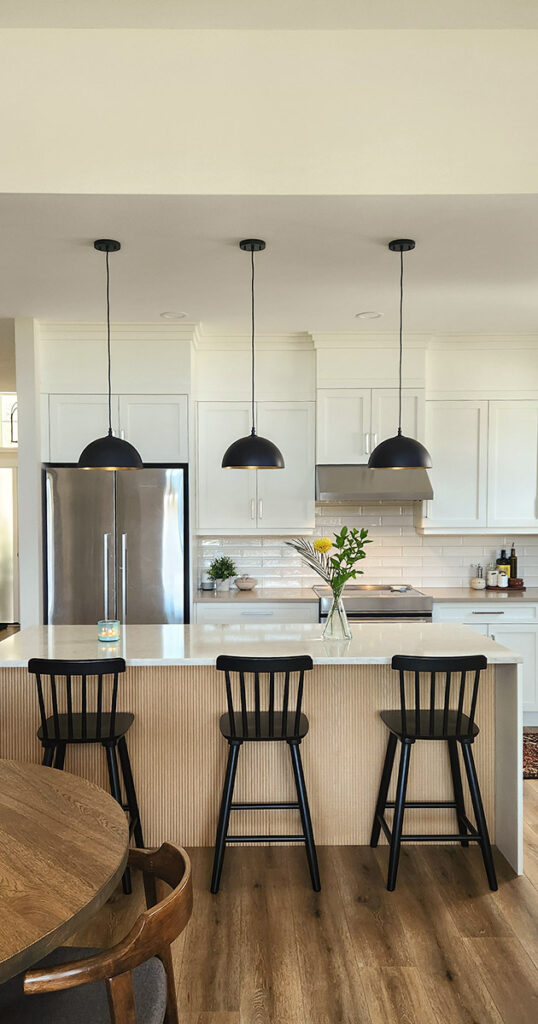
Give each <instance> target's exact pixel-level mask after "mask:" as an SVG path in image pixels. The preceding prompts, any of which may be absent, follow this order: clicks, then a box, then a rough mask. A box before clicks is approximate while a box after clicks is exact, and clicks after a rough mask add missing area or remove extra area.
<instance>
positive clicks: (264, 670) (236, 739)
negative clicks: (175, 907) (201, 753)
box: [211, 655, 321, 893]
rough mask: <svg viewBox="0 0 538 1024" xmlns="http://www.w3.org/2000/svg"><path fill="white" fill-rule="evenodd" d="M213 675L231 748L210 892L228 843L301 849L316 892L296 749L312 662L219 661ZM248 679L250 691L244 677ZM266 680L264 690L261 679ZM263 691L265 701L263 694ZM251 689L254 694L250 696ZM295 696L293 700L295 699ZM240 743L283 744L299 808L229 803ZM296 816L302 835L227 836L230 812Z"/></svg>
mask: <svg viewBox="0 0 538 1024" xmlns="http://www.w3.org/2000/svg"><path fill="white" fill-rule="evenodd" d="M217 669H218V670H219V671H220V672H224V676H225V680H226V697H227V703H228V713H227V714H225V715H222V716H221V719H220V731H221V733H222V735H223V736H224V738H225V739H226V740H227V742H228V745H229V748H230V749H229V753H228V765H227V768H226V775H225V779H224V788H223V792H222V800H221V805H220V813H219V821H218V825H217V835H216V839H215V856H214V861H213V874H212V878H211V892H212V893H217V892H218V891H219V886H220V877H221V873H222V865H223V862H224V853H225V850H226V844H227V843H264V842H270V843H289V842H294V843H304V844H305V847H306V855H307V859H308V866H309V869H310V877H311V880H312V888H313V889H314V891H315V892H319V891H320V889H321V884H320V880H319V870H318V861H317V854H316V846H315V843H314V833H313V829H312V820H311V817H310V808H309V805H308V796H307V792H306V783H305V778H304V773H303V766H302V761H301V754H300V751H299V745H300V743H301V740H302V739H304V737H305V736H306V734H307V732H308V729H309V723H308V718H307V717H306V715H304V714H303V713H302V710H301V708H302V700H303V686H304V674H305V672H309V671H310V670H311V669H312V658H310V657H308V656H307V655H305V656H300V657H294V658H235V657H228V656H226V655H221V656H220V657H218V658H217ZM249 675H251V676H252V687H250V686H249V684H248V679H247V677H248V676H249ZM232 676H238V689H239V709H236V708H235V707H234V700H233V690H234V686H233V682H232ZM279 676H282V687H281V701H280V702H279V698H278V696H277V686H276V683H277V681H278V677H279ZM264 678H265V679H266V680H267V685H266V687H263V679H264ZM264 688H265V690H266V699H265V700H264V698H263V696H262V689H264ZM250 689H252V691H253V692H252V694H251V693H250V692H249V691H250ZM294 694H295V696H293V695H294ZM243 743H287V744H288V747H289V751H290V756H291V763H292V767H293V775H294V779H295V787H296V790H297V802H293V803H287V802H285V803H283V802H278V803H232V798H233V791H234V785H235V774H236V770H237V761H238V758H239V750H240V747H241V745H242V744H243ZM291 809H296V810H298V811H299V812H300V815H301V823H302V826H303V832H302V834H301V835H278V836H277V835H263V836H262V835H247V836H245V835H240V836H230V835H228V824H229V820H230V812H231V811H234V810H241V811H245V810H291Z"/></svg>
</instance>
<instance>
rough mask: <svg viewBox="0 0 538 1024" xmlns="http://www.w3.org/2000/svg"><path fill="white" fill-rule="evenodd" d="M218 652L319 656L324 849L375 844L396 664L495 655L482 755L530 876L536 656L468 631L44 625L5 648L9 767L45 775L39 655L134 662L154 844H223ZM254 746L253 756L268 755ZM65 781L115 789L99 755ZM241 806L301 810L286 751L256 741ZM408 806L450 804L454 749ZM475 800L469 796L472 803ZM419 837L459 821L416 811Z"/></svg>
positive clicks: (140, 779)
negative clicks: (525, 693)
mask: <svg viewBox="0 0 538 1024" xmlns="http://www.w3.org/2000/svg"><path fill="white" fill-rule="evenodd" d="M219 654H235V655H244V656H247V655H248V656H258V657H273V658H275V657H280V656H290V655H298V654H309V655H311V657H312V659H313V662H314V670H313V672H312V673H311V674H308V676H307V678H306V681H305V695H304V711H305V713H306V714H307V715H308V718H309V720H310V733H309V735H308V736H307V737H306V739H305V740H304V742H303V745H302V755H303V763H304V768H305V774H306V780H307V785H308V791H309V798H310V805H311V810H312V818H313V823H314V829H315V834H316V841H317V843H318V844H320V845H322V844H330V845H338V844H342V845H348V844H365V843H367V842H368V841H369V834H370V829H371V823H372V816H373V811H374V805H375V799H376V795H377V788H378V784H379V778H380V773H381V767H382V761H383V755H384V748H385V743H386V730H385V728H384V726H383V724H382V723H381V721H380V718H379V714H378V712H379V711H380V710H382V709H386V708H390V707H397V706H398V689H397V675H396V673H394V672H393V671H392V669H391V668H390V662H391V659H392V656H393V655H394V654H408V655H422V656H445V657H446V656H456V655H471V654H473V655H476V654H484V655H485V656H486V657H487V659H488V669H487V670H486V672H485V673H484V674H483V677H482V682H481V687H480V695H479V700H478V706H477V711H476V720H477V722H478V724H479V726H480V736H479V737H478V739H477V740H476V742H475V747H474V753H475V758H476V763H477V769H478V774H479V779H480V784H481V788H482V796H483V800H484V806H485V810H486V815H487V818H488V824H489V826H490V834H491V837H492V841H493V842H495V843H496V845H497V847H498V848H499V849H500V851H501V852H502V853H503V854H504V856H505V857H506V858H507V860H508V861H509V862H510V864H511V865H512V867H513V868H514V869H515V870H516V871H517V872H521V870H522V777H521V764H522V728H521V668H520V663H521V658H520V657H519V656H518V655H516V654H514V653H513V652H511V651H510V650H508V649H507V648H506V647H503V646H502V645H501V644H498V643H495V642H494V641H493V640H491V639H489V638H488V637H484V636H481V635H479V634H478V633H475V632H474V631H473V630H471V629H469V628H468V627H466V626H460V625H449V624H432V623H426V622H417V623H409V622H398V623H388V622H383V623H380V624H377V623H362V624H354V625H353V638H352V640H351V641H343V642H335V641H331V642H323V641H322V640H321V639H320V626H319V625H317V624H316V625H302V624H285V625H278V624H274V625H266V626H260V625H255V626H254V625H225V626H218V625H203V626H202V625H198V626H134V625H133V626H126V627H124V628H123V629H122V636H121V639H120V641H119V642H118V643H115V644H103V643H100V642H99V641H98V640H97V636H96V627H94V626H42V627H32V628H30V629H25V630H22V631H21V632H20V633H17V634H15V635H13V636H10V637H8V638H7V639H6V640H4V641H2V642H1V643H0V694H1V697H0V701H1V703H0V707H1V714H0V756H1V757H5V758H18V759H21V760H26V761H34V762H37V761H39V760H40V756H41V748H40V745H39V743H38V742H37V740H36V736H35V733H36V728H37V725H38V708H37V697H36V693H35V682H34V679H33V677H30V676H29V675H28V673H27V671H26V666H27V663H28V660H29V658H31V657H49V658H69V659H90V658H101V659H102V658H104V659H107V658H114V657H118V656H120V657H123V658H125V661H126V663H127V672H126V673H125V676H123V677H121V685H120V696H119V698H118V708H119V709H121V710H126V711H132V712H134V714H135V722H134V725H133V727H132V728H131V730H130V732H129V734H128V743H129V750H130V753H131V760H132V763H133V771H134V774H135V780H136V785H137V791H138V795H139V802H140V808H141V814H142V822H143V826H144V833H145V839H146V842H147V844H148V845H156V844H158V843H160V842H161V841H162V840H163V839H169V840H172V841H174V842H180V843H182V844H183V845H186V846H207V845H212V843H213V841H214V832H215V827H216V820H217V811H218V805H219V800H220V791H221V786H222V780H223V774H224V766H225V760H226V755H227V744H226V742H225V741H224V740H223V739H222V737H221V736H220V732H219V728H218V719H219V715H220V714H222V712H223V711H224V710H225V689H224V682H223V678H222V674H221V673H217V671H216V669H215V660H216V658H217V656H218V655H219ZM253 748H254V749H253ZM66 768H67V769H68V770H72V771H74V772H76V773H80V774H84V775H86V776H87V777H88V778H91V779H92V780H93V781H95V782H97V783H99V784H100V785H102V786H103V787H105V788H108V787H107V775H106V767H105V759H104V754H103V751H102V750H101V748H100V747H96V746H92V747H70V748H69V749H68V753H67V758H66ZM235 798H236V799H237V800H241V801H245V802H246V801H249V800H253V799H257V800H265V801H271V800H281V801H288V800H291V799H293V779H292V776H291V771H290V766H289V758H287V752H286V751H285V750H283V749H282V744H270V743H267V744H253V745H249V744H245V745H244V749H243V751H242V754H241V757H240V761H239V769H238V775H237V785H236V793H235ZM408 799H409V800H424V799H430V800H432V799H435V800H450V799H452V793H451V780H450V772H449V770H448V756H447V752H446V749H445V744H441V743H436V742H430V743H422V744H418V745H417V748H416V750H415V752H414V756H413V758H412V762H411V772H410V779H409V788H408ZM467 800H468V796H467ZM253 813H255V814H256V825H255V826H254V828H255V829H256V830H257V831H261V832H270V831H276V832H281V833H284V832H288V831H289V832H293V830H294V825H295V821H294V817H293V815H294V813H295V812H290V811H279V812H265V811H263V812H260V811H258V812H248V811H245V812H236V814H235V817H234V831H235V832H236V833H240V832H243V831H244V832H252V831H253V823H252V815H253ZM411 813H412V814H413V826H414V828H415V830H416V832H422V833H425V832H439V831H441V830H443V829H444V830H445V831H448V832H450V831H453V830H454V825H455V823H454V821H453V820H452V819H453V811H451V810H450V809H448V810H447V809H445V810H441V811H432V810H428V809H422V810H415V811H413V812H411Z"/></svg>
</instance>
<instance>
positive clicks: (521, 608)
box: [433, 597, 538, 626]
mask: <svg viewBox="0 0 538 1024" xmlns="http://www.w3.org/2000/svg"><path fill="white" fill-rule="evenodd" d="M433 621H434V622H460V623H463V624H464V625H469V626H474V625H476V624H477V623H479V622H498V623H502V622H514V623H520V622H538V605H535V604H527V602H526V601H519V600H518V601H517V603H516V602H515V601H514V600H513V599H512V598H510V597H508V598H507V599H506V601H504V602H503V600H502V598H500V599H499V601H495V602H493V601H483V602H478V601H477V602H476V604H475V603H474V602H473V603H472V604H471V603H467V602H466V603H465V604H441V603H440V604H436V603H435V602H434V606H433Z"/></svg>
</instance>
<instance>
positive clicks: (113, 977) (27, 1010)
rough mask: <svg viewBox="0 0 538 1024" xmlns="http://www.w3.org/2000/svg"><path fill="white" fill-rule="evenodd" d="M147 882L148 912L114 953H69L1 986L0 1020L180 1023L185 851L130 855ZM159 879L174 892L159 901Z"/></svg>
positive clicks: (187, 905) (187, 899)
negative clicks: (177, 965) (177, 950)
mask: <svg viewBox="0 0 538 1024" xmlns="http://www.w3.org/2000/svg"><path fill="white" fill-rule="evenodd" d="M129 864H130V866H131V867H132V868H139V869H140V870H141V871H142V872H143V875H144V888H145V894H146V905H147V908H148V909H147V910H145V911H144V912H143V913H142V914H141V915H140V917H139V918H138V919H137V920H136V921H135V923H134V925H133V927H132V928H131V930H130V932H129V934H128V935H127V936H126V937H125V938H124V939H123V940H122V942H119V943H118V944H117V945H116V946H112V948H111V949H106V950H102V951H98V950H94V949H77V948H74V947H69V946H65V947H63V948H61V949H58V950H55V952H54V953H53V954H52V955H51V956H49V957H47V958H45V960H43V961H42V962H41V964H40V965H39V966H36V967H35V968H33V969H32V970H31V971H28V972H27V973H26V975H23V974H19V975H17V976H16V977H15V978H11V979H10V981H7V982H6V983H5V984H4V985H0V1020H2V1021H6V1024H7V1022H8V1021H13V1024H15V1021H16V1022H17V1024H44V1022H45V1021H50V1022H51V1024H64V1022H65V1024H67V1022H69V1024H71V1022H72V1024H110V1021H112V1024H179V1017H178V1010H177V1001H176V990H175V982H174V972H173V967H172V954H171V950H170V945H171V943H172V942H173V940H174V939H176V938H177V936H178V935H179V934H180V933H181V932H182V931H183V929H184V928H185V926H186V925H187V923H188V921H189V918H190V916H191V913H192V880H191V866H190V861H189V858H188V855H187V854H186V852H185V850H182V849H180V848H178V847H176V846H172V845H171V844H170V843H163V845H162V846H161V847H160V849H158V850H156V851H150V850H137V849H132V850H129ZM156 879H161V880H162V881H163V882H166V883H167V885H169V886H171V887H172V891H171V892H169V893H168V894H167V895H166V896H164V898H163V899H161V900H160V901H159V902H158V901H157V887H156Z"/></svg>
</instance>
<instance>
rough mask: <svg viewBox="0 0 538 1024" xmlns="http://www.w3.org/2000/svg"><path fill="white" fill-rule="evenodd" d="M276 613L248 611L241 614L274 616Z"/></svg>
mask: <svg viewBox="0 0 538 1024" xmlns="http://www.w3.org/2000/svg"><path fill="white" fill-rule="evenodd" d="M274 614H275V613H274V612H262V611H248V612H241V615H274Z"/></svg>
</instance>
